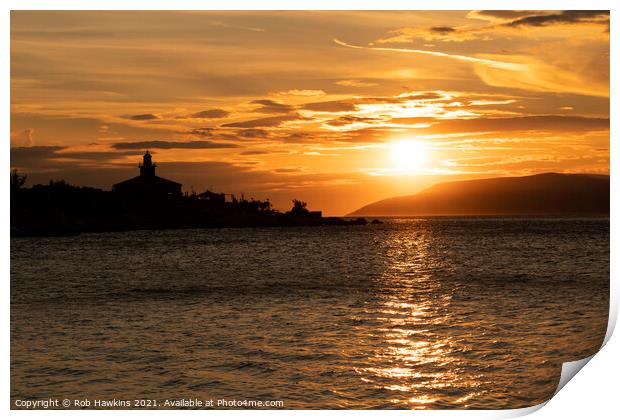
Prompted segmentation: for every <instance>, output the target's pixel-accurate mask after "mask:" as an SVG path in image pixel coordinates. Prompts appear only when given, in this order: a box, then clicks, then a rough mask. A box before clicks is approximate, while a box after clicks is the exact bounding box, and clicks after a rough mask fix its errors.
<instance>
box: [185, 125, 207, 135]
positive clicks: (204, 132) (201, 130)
mask: <svg viewBox="0 0 620 420" xmlns="http://www.w3.org/2000/svg"><path fill="white" fill-rule="evenodd" d="M186 133H187V134H192V135H194V136H199V137H210V136H212V135H213V128H212V127H199V128H192V129H191V130H189V131H187V132H186Z"/></svg>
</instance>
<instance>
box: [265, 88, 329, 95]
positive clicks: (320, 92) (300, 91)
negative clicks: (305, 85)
mask: <svg viewBox="0 0 620 420" xmlns="http://www.w3.org/2000/svg"><path fill="white" fill-rule="evenodd" d="M271 95H278V96H323V95H326V93H325V91H323V90H320V89H291V90H286V91H281V92H274V93H271Z"/></svg>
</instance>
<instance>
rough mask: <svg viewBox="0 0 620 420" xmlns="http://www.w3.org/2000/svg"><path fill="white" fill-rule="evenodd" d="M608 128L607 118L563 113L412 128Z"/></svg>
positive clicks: (444, 122)
mask: <svg viewBox="0 0 620 420" xmlns="http://www.w3.org/2000/svg"><path fill="white" fill-rule="evenodd" d="M429 121H432V120H429V119H428V118H424V119H420V118H393V119H392V122H393V123H398V124H415V123H420V122H424V123H428V122H429ZM600 130H609V119H608V118H587V117H578V116H564V115H532V116H524V117H508V118H485V117H483V118H469V119H452V120H441V119H435V120H434V124H433V125H432V126H431V127H429V128H426V129H415V130H414V131H415V132H429V133H440V134H443V133H445V134H447V133H476V132H487V131H495V132H506V131H541V132H545V131H551V132H587V131H600Z"/></svg>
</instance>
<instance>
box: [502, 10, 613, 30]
mask: <svg viewBox="0 0 620 420" xmlns="http://www.w3.org/2000/svg"><path fill="white" fill-rule="evenodd" d="M579 23H602V24H606V25H607V24H609V11H608V10H565V11H562V12H560V13H555V14H542V15H534V16H525V17H522V18H519V19H516V20H513V21H512V22H509V23H506V24H505V26H510V27H513V28H515V27H523V26H549V25H558V24H564V25H565V24H579Z"/></svg>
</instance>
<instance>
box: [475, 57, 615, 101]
mask: <svg viewBox="0 0 620 420" xmlns="http://www.w3.org/2000/svg"><path fill="white" fill-rule="evenodd" d="M487 57H489V58H494V57H496V56H494V55H489V56H487ZM501 57H502V59H504V60H508V59H510V60H514V61H515V62H519V63H520V64H519V65H520V66H521V68H522V69H521V70H520V71H514V70H511V69H503V68H490V67H488V66H484V65H477V64H474V71H475V72H476V74H477V75H478V77H480V79H481V80H482V81H483V82H484V83H486V84H487V85H489V86H494V87H509V88H517V89H523V90H530V91H538V92H555V93H574V94H578V95H588V96H599V97H609V80H597V79H595V78H593V77H591V75H589V74H584V73H580V72H578V71H576V70H575V69H569V70H565V69H563V68H560V67H558V66H555V65H553V64H552V63H550V62H548V61H542V60H540V59H537V58H534V57H528V56H516V55H515V56H506V55H503V56H501Z"/></svg>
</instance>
